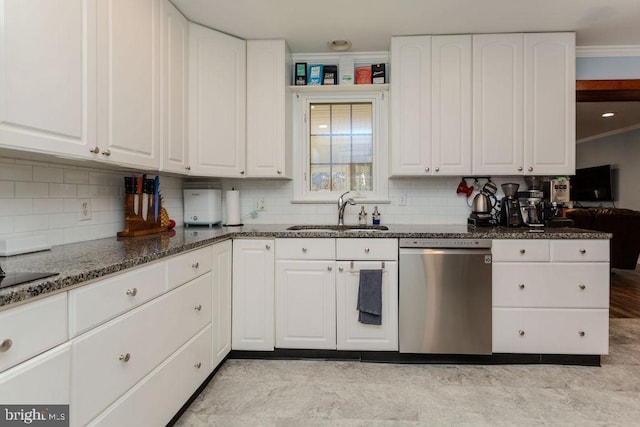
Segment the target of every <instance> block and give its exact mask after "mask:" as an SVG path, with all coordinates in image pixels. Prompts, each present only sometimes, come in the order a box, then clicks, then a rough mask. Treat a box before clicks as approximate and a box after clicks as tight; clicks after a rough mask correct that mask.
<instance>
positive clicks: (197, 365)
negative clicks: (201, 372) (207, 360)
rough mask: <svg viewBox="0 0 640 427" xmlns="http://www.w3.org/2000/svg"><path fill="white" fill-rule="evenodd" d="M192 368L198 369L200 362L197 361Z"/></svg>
mask: <svg viewBox="0 0 640 427" xmlns="http://www.w3.org/2000/svg"><path fill="white" fill-rule="evenodd" d="M193 367H194V368H196V369H200V368H201V367H202V362H198V363H196V364H195V365H193Z"/></svg>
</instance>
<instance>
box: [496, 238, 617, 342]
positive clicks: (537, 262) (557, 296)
mask: <svg viewBox="0 0 640 427" xmlns="http://www.w3.org/2000/svg"><path fill="white" fill-rule="evenodd" d="M492 254H493V319H492V323H493V352H494V353H540V354H586V355H599V354H608V352H609V309H608V308H609V262H608V261H609V255H608V254H609V249H608V241H606V240H569V239H567V240H535V241H518V240H497V241H494V242H493V247H492Z"/></svg>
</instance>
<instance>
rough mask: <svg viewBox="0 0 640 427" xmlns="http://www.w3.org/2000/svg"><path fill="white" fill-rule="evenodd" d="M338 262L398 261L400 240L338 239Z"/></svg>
mask: <svg viewBox="0 0 640 427" xmlns="http://www.w3.org/2000/svg"><path fill="white" fill-rule="evenodd" d="M336 255H337V257H336V259H338V260H347V261H349V260H393V261H395V260H397V259H398V239H337V240H336Z"/></svg>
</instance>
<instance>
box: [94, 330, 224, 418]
mask: <svg viewBox="0 0 640 427" xmlns="http://www.w3.org/2000/svg"><path fill="white" fill-rule="evenodd" d="M211 336H212V332H211V325H207V327H206V328H204V329H203V330H202V331H200V332H198V334H197V335H196V336H195V337H193V338H192V339H191V340H189V342H187V343H186V344H185V345H183V346H182V347H181V348H180V349H179V350H178V351H176V352H175V353H174V354H172V355H171V357H169V359H167V360H166V361H165V362H163V363H162V364H161V365H160V366H158V367H157V368H156V369H154V370H153V372H151V373H150V374H149V375H147V376H146V377H145V378H143V379H142V380H141V381H140V382H139V383H138V384H136V385H135V386H134V387H133V388H132V389H131V390H129V391H128V392H127V393H126V394H125V395H123V396H122V397H121V398H120V399H118V400H117V401H116V402H115V403H114V404H113V405H111V406H110V407H109V408H108V409H107V410H105V411H104V412H103V413H102V414H100V415H99V416H98V418H96V419H95V420H93V421H92V422H91V423H90V424H89V425H91V426H97V425H99V426H120V427H126V426H131V427H136V426H145V425H146V426H161V425H166V424H167V422H169V420H171V418H173V416H174V415H175V414H176V413H177V412H178V410H179V409H180V408H181V407H182V405H183V404H184V403H185V402H186V401H187V400H188V399H189V397H190V396H191V395H192V394H193V392H194V390H196V389H197V388H198V387H199V386H200V384H202V382H203V381H204V380H205V379H206V378H207V376H208V375H209V373H211V370H212V366H211V351H212V343H211Z"/></svg>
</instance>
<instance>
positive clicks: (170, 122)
mask: <svg viewBox="0 0 640 427" xmlns="http://www.w3.org/2000/svg"><path fill="white" fill-rule="evenodd" d="M160 17H161V20H162V22H161V26H160V28H161V31H162V46H161V50H160V54H161V57H162V70H161V71H162V77H161V86H160V92H161V98H160V107H161V108H160V109H161V123H162V131H161V141H162V142H161V147H160V148H161V152H162V155H161V157H160V169H161V170H163V171H169V172H177V173H186V172H187V171H188V167H189V164H188V157H187V156H188V150H187V149H188V144H187V143H188V141H189V139H188V120H189V118H188V116H187V112H188V109H187V106H188V102H189V100H188V98H187V96H188V93H189V86H188V79H187V76H188V64H189V56H188V55H189V23H188V21H187V19H186V18H185V17H184V16H182V14H181V13H180V12H179V11H178V10H177V9H176V8H175V7H174V6H173V5H172V4H171V3H170V2H169V0H163V1H162V5H161V14H160Z"/></svg>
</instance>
